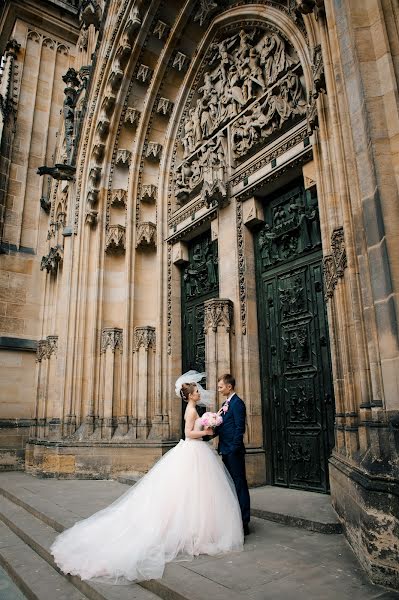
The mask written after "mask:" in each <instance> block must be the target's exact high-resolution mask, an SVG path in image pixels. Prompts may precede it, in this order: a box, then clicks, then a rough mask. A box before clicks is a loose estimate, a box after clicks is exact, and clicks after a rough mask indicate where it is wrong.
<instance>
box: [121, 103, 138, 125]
mask: <svg viewBox="0 0 399 600" xmlns="http://www.w3.org/2000/svg"><path fill="white" fill-rule="evenodd" d="M140 115H141V113H140V111H139V110H137V108H133V107H128V108H127V110H126V113H125V118H124V121H123V122H124V123H125V125H129V126H130V127H136V126H137V123H138V122H139V119H140Z"/></svg>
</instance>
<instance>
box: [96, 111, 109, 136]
mask: <svg viewBox="0 0 399 600" xmlns="http://www.w3.org/2000/svg"><path fill="white" fill-rule="evenodd" d="M108 131H109V119H108V117H107V115H106V114H103V115H102V116H101V118H100V120H99V121H98V123H97V127H96V133H98V135H99V136H100V137H101V138H104V137H106V136H107V135H108Z"/></svg>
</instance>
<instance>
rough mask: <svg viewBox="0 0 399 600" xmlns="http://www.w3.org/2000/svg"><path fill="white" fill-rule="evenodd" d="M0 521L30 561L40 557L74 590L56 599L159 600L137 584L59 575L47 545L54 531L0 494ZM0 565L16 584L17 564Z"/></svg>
mask: <svg viewBox="0 0 399 600" xmlns="http://www.w3.org/2000/svg"><path fill="white" fill-rule="evenodd" d="M0 521H1V522H2V523H0V526H1V527H7V528H8V529H9V530H10V534H12V536H14V537H13V539H14V541H15V538H16V539H17V540H19V548H20V549H21V548H22V549H24V552H25V553H26V554H29V556H31V557H32V558H31V561H30V563H33V562H34V560H37V561H40V564H42V565H43V564H44V565H45V566H46V569H47V570H48V571H49V572H53V573H54V575H55V576H57V578H58V579H57V582H58V581H62V582H65V584H67V585H68V586H69V589H70V590H72V591H73V592H74V594H75V595H73V594H72V593H70V595H69V596H67V595H65V596H63V595H60V596H59V598H60V600H61V599H62V600H63V599H64V598H65V599H66V598H68V600H69V599H70V600H82V599H87V598H88V599H90V600H132V599H134V600H159V596H156V595H155V594H154V593H152V592H151V591H149V590H147V589H143V588H142V587H140V586H138V585H137V584H131V585H126V586H112V585H107V584H99V583H92V582H86V581H82V580H81V579H80V577H75V576H70V575H67V576H65V575H63V574H62V573H61V572H60V571H59V569H58V568H57V566H56V565H55V563H54V559H53V557H52V555H51V554H50V546H51V544H52V543H53V541H54V540H55V538H56V536H57V532H56V531H55V530H54V529H53V528H52V527H50V526H49V525H48V524H47V523H44V522H43V521H41V520H40V519H38V518H37V517H36V516H34V515H33V514H31V513H30V512H28V511H27V510H25V508H22V507H21V506H19V505H17V504H14V503H13V502H11V501H10V500H8V499H7V498H5V497H1V498H0ZM0 552H3V548H0ZM35 557H36V558H35ZM44 561H45V562H44ZM3 566H4V568H5V569H6V570H7V571H8V572H9V574H11V576H12V578H13V579H14V580H15V581H16V583H17V584H18V580H16V579H15V578H14V574H15V576H16V577H18V576H19V571H18V565H16V568H14V569H13V565H12V564H11V565H10V568H8V561H7V562H6V563H5V564H4V565H3ZM58 587H59V586H58V583H57V588H58ZM57 588H55V589H57ZM20 589H21V590H22V591H23V593H24V594H25V595H27V592H26V588H25V587H21V586H20ZM48 591H49V592H50V591H51V587H49V590H48ZM83 594H84V595H83ZM27 597H28V598H30V597H32V598H33V599H34V600H36V596H29V595H27ZM37 598H38V599H39V600H50V599H51V600H57V599H58V596H56V595H55V594H54V595H52V594H51V593H47V595H42V596H40V595H39V596H37Z"/></svg>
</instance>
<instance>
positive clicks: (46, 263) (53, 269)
mask: <svg viewBox="0 0 399 600" xmlns="http://www.w3.org/2000/svg"><path fill="white" fill-rule="evenodd" d="M63 255H64V251H63V249H62V247H61V246H58V245H57V246H55V247H53V248H50V250H49V253H48V254H47V255H46V256H43V257H42V260H41V262H40V270H41V271H44V269H45V270H46V271H47V273H50V274H51V275H56V274H57V271H58V267H59V265H60V263H61V262H62V259H63Z"/></svg>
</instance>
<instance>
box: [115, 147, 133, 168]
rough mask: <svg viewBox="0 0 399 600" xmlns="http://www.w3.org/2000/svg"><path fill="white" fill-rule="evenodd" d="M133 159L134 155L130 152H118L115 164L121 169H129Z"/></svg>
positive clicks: (123, 150) (122, 150)
mask: <svg viewBox="0 0 399 600" xmlns="http://www.w3.org/2000/svg"><path fill="white" fill-rule="evenodd" d="M131 157H132V153H131V152H130V150H126V149H121V150H118V152H117V154H116V160H115V164H116V165H119V166H120V167H128V166H129V165H130V159H131Z"/></svg>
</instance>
